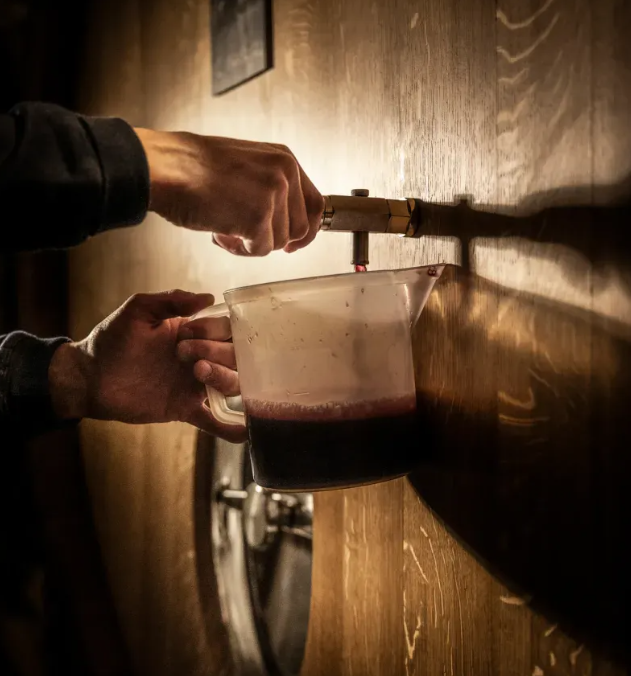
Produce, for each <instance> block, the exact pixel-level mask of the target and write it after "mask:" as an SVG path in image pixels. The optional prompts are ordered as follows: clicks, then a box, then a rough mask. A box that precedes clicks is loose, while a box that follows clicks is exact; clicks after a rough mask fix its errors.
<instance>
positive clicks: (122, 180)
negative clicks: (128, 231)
mask: <svg viewBox="0 0 631 676" xmlns="http://www.w3.org/2000/svg"><path fill="white" fill-rule="evenodd" d="M81 119H82V121H83V122H84V124H85V125H86V128H87V130H88V133H89V134H90V135H91V137H92V139H93V141H94V145H95V148H96V151H97V154H98V156H99V160H100V162H101V168H102V171H103V187H104V190H103V211H102V217H101V219H100V220H101V223H100V226H99V228H98V229H97V230H96V232H94V233H93V234H96V233H97V232H104V231H105V230H109V229H111V228H116V227H121V226H124V225H136V224H138V223H140V222H141V221H143V220H144V218H145V216H146V215H147V209H148V208H149V165H148V164H147V156H146V155H145V151H144V148H143V147H142V143H141V142H140V139H139V138H138V136H137V135H136V132H135V131H134V130H133V129H132V127H130V125H129V124H127V122H125V121H124V120H121V119H119V118H115V117H82V118H81Z"/></svg>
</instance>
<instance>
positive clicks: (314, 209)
mask: <svg viewBox="0 0 631 676" xmlns="http://www.w3.org/2000/svg"><path fill="white" fill-rule="evenodd" d="M300 184H301V186H302V193H303V197H304V204H305V208H306V211H307V220H308V231H307V233H306V234H305V235H304V237H302V238H301V239H298V240H295V241H293V242H290V243H289V244H288V245H287V246H286V247H285V251H286V252H288V253H292V252H293V251H298V249H302V248H304V247H305V246H307V245H308V244H311V242H313V240H314V239H315V238H316V236H317V234H318V232H319V231H320V227H321V225H322V213H323V212H324V197H322V195H321V194H320V192H319V190H318V189H317V188H316V187H315V185H313V183H312V182H311V179H310V178H309V177H308V176H307V174H305V172H304V171H303V169H302V167H300Z"/></svg>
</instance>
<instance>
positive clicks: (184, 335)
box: [177, 317, 232, 340]
mask: <svg viewBox="0 0 631 676" xmlns="http://www.w3.org/2000/svg"><path fill="white" fill-rule="evenodd" d="M231 335H232V332H231V330H230V319H229V318H228V317H200V318H199V319H191V321H188V322H186V323H185V324H182V325H181V326H180V329H179V331H178V334H177V339H178V340H191V339H192V338H199V339H201V340H229V339H230V336H231Z"/></svg>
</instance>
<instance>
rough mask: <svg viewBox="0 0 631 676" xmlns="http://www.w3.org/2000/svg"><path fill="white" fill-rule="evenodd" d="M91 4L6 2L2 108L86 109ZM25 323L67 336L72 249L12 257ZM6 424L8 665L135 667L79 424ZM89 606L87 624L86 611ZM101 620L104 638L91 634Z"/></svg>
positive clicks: (0, 610) (0, 521)
mask: <svg viewBox="0 0 631 676" xmlns="http://www.w3.org/2000/svg"><path fill="white" fill-rule="evenodd" d="M87 8H88V3H87V2H83V3H82V2H77V0H74V1H73V2H66V1H64V0H62V1H60V0H0V108H1V110H2V112H5V111H7V110H8V109H10V108H11V107H12V106H13V105H14V104H16V103H18V102H20V101H29V100H39V101H49V102H54V103H58V104H60V105H63V106H65V107H68V108H71V109H72V108H74V107H75V97H74V92H75V91H76V83H77V78H78V77H79V74H80V68H81V58H80V54H81V50H82V49H83V44H82V37H83V35H84V21H85V17H86V14H87ZM13 225H15V224H11V223H4V222H3V223H2V227H3V228H8V227H13ZM17 328H20V329H22V330H26V331H30V332H33V333H36V334H38V335H43V336H47V335H48V336H50V335H66V334H67V262H66V254H65V253H64V252H61V251H60V252H36V253H27V254H19V255H15V256H12V255H0V333H2V334H4V333H7V332H8V331H11V330H14V329H17ZM0 432H1V437H0V439H1V441H0V447H1V453H2V458H3V461H2V462H3V464H2V470H0V619H1V623H0V626H1V627H2V629H1V631H0V674H2V675H3V676H8V675H9V674H14V673H15V674H42V673H50V674H58V673H59V674H68V675H75V674H76V675H78V674H87V673H94V674H97V673H105V672H109V673H125V671H126V668H127V667H126V658H125V657H119V653H120V651H122V648H119V647H118V641H119V637H118V633H117V627H116V620H115V617H114V612H113V610H112V608H111V606H110V603H109V597H108V591H107V585H106V583H105V576H104V574H103V569H102V566H101V563H100V552H99V549H98V545H97V540H96V536H95V533H94V527H93V521H92V518H91V513H90V507H89V501H88V500H87V496H86V494H85V488H84V486H85V482H84V477H83V468H82V463H81V455H80V450H79V442H78V434H77V432H76V430H74V429H73V430H66V431H63V432H59V433H55V434H51V435H48V436H45V437H43V438H41V439H38V440H37V441H36V442H31V443H24V442H22V441H20V440H19V439H18V438H16V437H14V436H13V435H12V433H11V430H6V429H3V430H0ZM60 543H63V544H62V545H61V546H60ZM70 560H74V561H75V562H77V563H79V562H81V563H85V564H86V566H85V568H86V573H85V577H86V580H84V581H88V586H87V587H84V588H83V589H84V591H85V589H87V590H88V593H87V595H85V594H84V598H79V597H78V595H77V594H76V593H74V589H73V583H72V580H71V577H72V576H69V575H68V574H67V570H68V561H70ZM78 586H79V585H78V583H77V585H76V586H75V589H77V588H78ZM86 596H87V597H86ZM89 607H92V615H93V617H92V620H91V621H89V622H87V623H86V622H84V621H82V618H81V612H82V609H83V613H85V609H86V608H89ZM88 612H90V611H88ZM84 618H85V614H84ZM104 623H105V625H107V628H106V629H104V631H103V633H100V632H99V629H98V628H99V627H103V626H104ZM90 625H92V628H95V629H96V630H97V636H96V640H94V637H89V638H87V640H86V636H87V629H88V628H89V626H90ZM99 634H100V635H99ZM112 635H113V636H114V639H113V642H112V638H111V637H112ZM121 645H122V642H121ZM104 653H105V654H107V655H109V656H108V657H105V658H104V657H103V654H104ZM97 663H100V664H101V665H102V666H101V667H98V666H97V667H95V664H97ZM113 664H115V665H116V666H115V667H113V668H112V665H113Z"/></svg>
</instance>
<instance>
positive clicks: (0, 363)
mask: <svg viewBox="0 0 631 676" xmlns="http://www.w3.org/2000/svg"><path fill="white" fill-rule="evenodd" d="M68 340H69V339H68V338H37V337H36V336H33V335H31V334H30V333H26V332H25V331H14V332H13V333H9V334H7V335H4V336H0V428H2V426H10V427H11V428H12V429H14V430H16V431H17V432H18V433H20V434H21V436H30V435H33V434H37V433H39V432H44V431H46V430H49V429H52V428H55V427H59V426H61V422H60V421H59V420H57V419H56V418H55V414H54V412H53V409H52V405H51V401H50V393H49V389H48V367H49V366H50V361H51V359H52V356H53V353H54V352H55V350H56V349H57V348H58V347H59V346H60V345H61V344H62V343H65V342H68Z"/></svg>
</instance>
